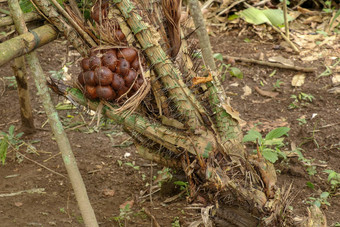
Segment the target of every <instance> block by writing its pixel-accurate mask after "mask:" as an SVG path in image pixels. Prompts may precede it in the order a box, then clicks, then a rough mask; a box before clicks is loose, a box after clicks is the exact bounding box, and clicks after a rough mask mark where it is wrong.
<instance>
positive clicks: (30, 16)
mask: <svg viewBox="0 0 340 227" xmlns="http://www.w3.org/2000/svg"><path fill="white" fill-rule="evenodd" d="M41 19H43V18H42V16H40V15H39V14H38V13H36V12H30V13H25V14H24V20H25V22H26V23H27V22H31V21H35V20H41ZM12 24H13V19H12V17H10V16H8V17H3V18H1V20H0V27H4V26H8V25H12Z"/></svg>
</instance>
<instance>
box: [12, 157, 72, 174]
mask: <svg viewBox="0 0 340 227" xmlns="http://www.w3.org/2000/svg"><path fill="white" fill-rule="evenodd" d="M16 152H17V153H18V154H20V155H21V156H22V157H24V158H25V159H27V160H28V161H31V162H33V163H34V164H37V165H38V166H40V167H43V168H44V169H47V170H48V171H50V172H52V173H54V174H56V175H58V176H61V177H63V178H67V177H66V176H64V175H62V174H61V173H58V172H56V171H54V170H52V169H50V168H48V167H46V166H44V165H43V164H40V163H39V162H36V161H34V160H33V159H30V158H28V157H27V156H25V155H24V154H22V153H20V152H19V151H16Z"/></svg>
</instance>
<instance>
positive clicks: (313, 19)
mask: <svg viewBox="0 0 340 227" xmlns="http://www.w3.org/2000/svg"><path fill="white" fill-rule="evenodd" d="M322 21H323V19H322V17H321V15H315V16H311V17H308V18H307V19H306V20H304V21H303V23H304V24H310V23H312V22H318V23H321V22H322Z"/></svg>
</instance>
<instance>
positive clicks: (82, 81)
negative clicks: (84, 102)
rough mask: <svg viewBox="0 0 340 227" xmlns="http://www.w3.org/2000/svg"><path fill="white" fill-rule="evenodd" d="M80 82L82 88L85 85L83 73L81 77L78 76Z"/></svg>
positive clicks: (80, 74)
mask: <svg viewBox="0 0 340 227" xmlns="http://www.w3.org/2000/svg"><path fill="white" fill-rule="evenodd" d="M78 82H79V84H81V85H82V86H84V85H85V80H84V73H83V72H81V73H79V75H78Z"/></svg>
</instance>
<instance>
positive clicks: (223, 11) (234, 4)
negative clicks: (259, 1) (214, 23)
mask: <svg viewBox="0 0 340 227" xmlns="http://www.w3.org/2000/svg"><path fill="white" fill-rule="evenodd" d="M244 1H245V0H239V1H237V2H234V3H233V4H231V5H230V6H229V7H228V8H225V9H224V10H222V11H221V12H219V13H218V14H217V16H221V15H222V14H224V13H225V14H227V13H228V12H229V10H230V9H232V8H233V7H234V6H236V5H237V4H240V3H242V2H244Z"/></svg>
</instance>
